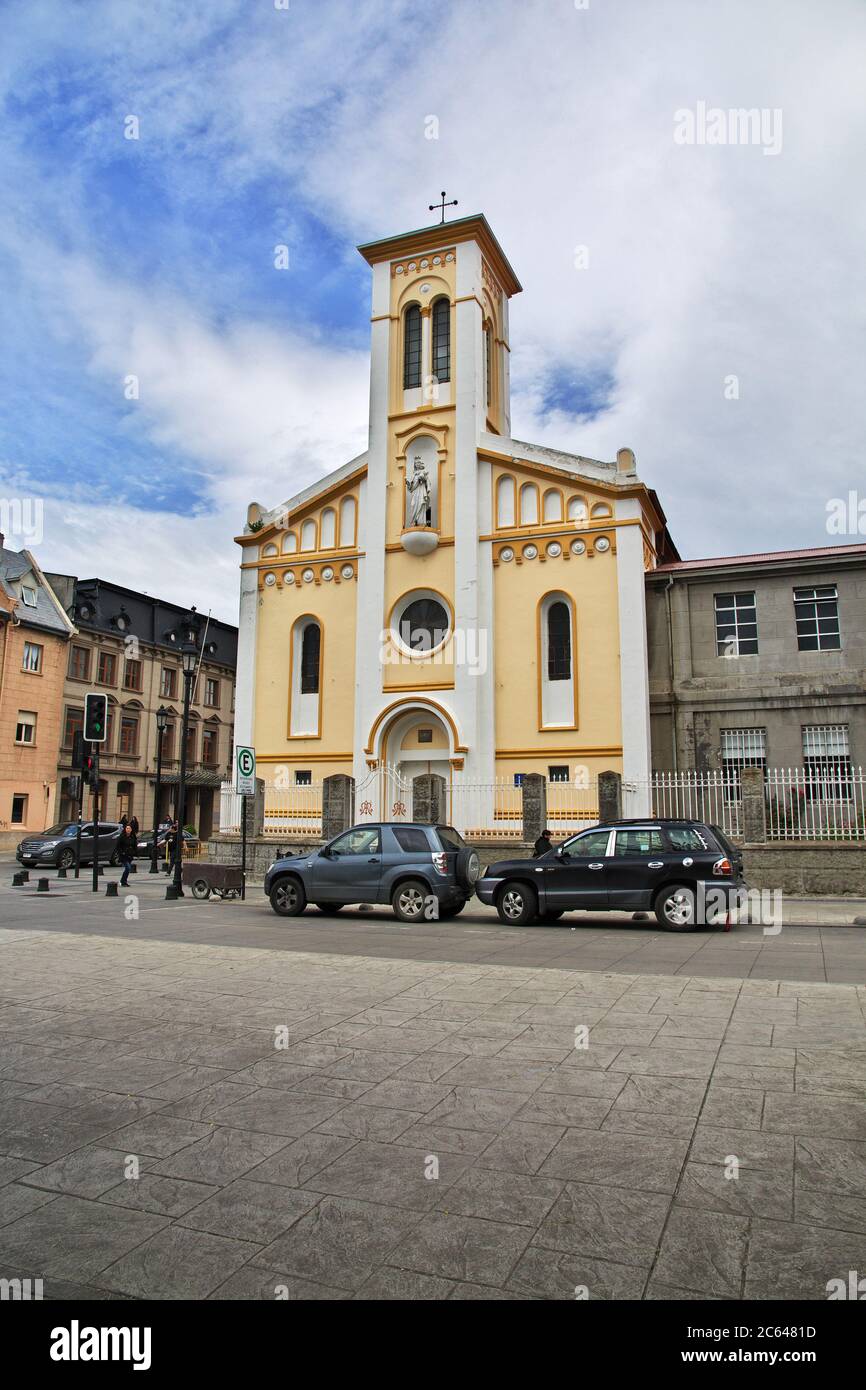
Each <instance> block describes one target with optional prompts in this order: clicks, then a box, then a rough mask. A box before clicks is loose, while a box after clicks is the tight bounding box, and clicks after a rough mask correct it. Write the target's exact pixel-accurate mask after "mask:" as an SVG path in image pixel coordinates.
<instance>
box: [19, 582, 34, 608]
mask: <svg viewBox="0 0 866 1390" xmlns="http://www.w3.org/2000/svg"><path fill="white" fill-rule="evenodd" d="M21 602H22V603H26V604H27V607H28V608H35V607H36V590H35V589H34V588H33V585H32V584H22V585H21Z"/></svg>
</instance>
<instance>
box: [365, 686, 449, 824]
mask: <svg viewBox="0 0 866 1390" xmlns="http://www.w3.org/2000/svg"><path fill="white" fill-rule="evenodd" d="M457 742H458V735H457V731H456V728H455V726H454V724H453V722H452V720H451V718H450V717H449V715H448V713H447V711H444V710H441V711H440V710H438V709H437V708H435V707H434V706H433V705H432V702H430V703H427V702H426V701H419V700H417V699H416V700H410V701H407V702H406V703H405V704H400V705H399V706H396V707H393V708H391V709H390V710H388V711H387V712H384V713H383V714H382V715H380V716H379V719H378V720H377V722H376V724H375V725H374V727H373V729H372V730H371V733H370V742H369V744H368V747H367V749H366V755H367V759H368V766H370V768H371V770H370V772H369V775H368V776H367V778H366V779H364V780H363V782H361V783H360V784H359V785H357V787H356V815H357V816H358V819H359V820H361V821H363V820H365V819H368V820H373V819H380V820H410V819H411V817H412V783H413V780H414V778H416V777H420V776H422V775H423V774H425V773H435V774H436V775H437V776H439V777H441V778H442V779H443V780H444V782H445V785H446V788H447V787H448V786H449V785H450V779H451V760H452V758H453V757H454V754H455V751H456V748H455V745H456V744H457ZM461 751H462V750H461Z"/></svg>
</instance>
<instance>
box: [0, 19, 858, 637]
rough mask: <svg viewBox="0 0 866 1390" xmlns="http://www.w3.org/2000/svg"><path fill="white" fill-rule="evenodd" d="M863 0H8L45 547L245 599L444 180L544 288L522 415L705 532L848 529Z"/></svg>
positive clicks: (107, 567)
mask: <svg viewBox="0 0 866 1390" xmlns="http://www.w3.org/2000/svg"><path fill="white" fill-rule="evenodd" d="M832 12H833V22H832V23H829V22H827V16H828V12H827V11H825V10H819V9H818V8H816V7H814V6H813V5H812V4H808V3H805V0H784V2H783V0H768V3H767V4H765V5H762V6H761V7H760V8H759V9H756V7H755V6H754V5H753V4H749V3H746V0H730V3H729V4H727V5H726V6H724V7H715V6H695V5H694V4H690V3H687V0H666V2H665V3H664V4H662V5H661V6H646V5H645V4H641V3H640V0H604V3H602V0H591V3H590V6H589V8H588V9H586V10H577V9H576V7H575V6H574V4H573V2H572V0H498V2H497V3H492V4H491V5H489V6H483V7H482V6H476V5H468V4H466V3H465V0H443V3H441V4H440V5H438V6H437V7H436V10H435V14H434V13H433V12H431V11H430V10H429V9H426V10H425V9H424V8H423V7H422V8H419V7H418V6H417V5H415V4H414V3H408V0H365V4H364V5H357V4H355V3H352V2H351V0H325V3H322V0H291V3H290V6H289V9H288V10H277V9H276V7H275V6H274V4H273V0H243V3H241V0H210V3H208V4H207V5H204V6H190V5H189V4H187V3H182V0H154V2H153V3H151V4H149V5H147V6H144V7H143V6H141V5H139V4H137V3H132V0H86V3H76V0H65V2H64V0H6V3H5V4H4V5H3V6H2V8H0V52H2V56H0V100H2V102H3V119H2V126H0V129H2V136H0V173H2V176H3V182H4V187H6V188H7V189H8V190H9V195H8V196H7V197H6V198H4V200H3V203H2V206H0V302H2V305H3V308H2V315H3V320H4V328H5V331H4V333H3V335H2V349H0V497H4V496H5V497H12V496H29V495H37V496H40V497H43V498H44V499H45V509H46V529H45V537H44V541H43V543H42V545H41V546H40V547H39V548H38V552H39V554H40V557H41V558H42V560H43V562H44V563H45V564H46V566H48V567H50V568H57V569H63V570H67V571H70V572H78V573H81V574H84V573H88V574H90V573H94V572H100V573H102V574H104V575H105V577H106V578H110V579H114V580H118V581H119V582H123V583H128V584H131V585H140V586H142V587H145V588H150V589H151V591H159V592H160V593H163V594H164V596H165V597H169V598H174V599H179V600H183V599H185V598H187V597H189V599H190V600H191V601H196V602H198V603H199V604H200V605H204V606H206V607H207V606H213V607H214V609H215V611H217V612H219V614H220V616H222V617H224V618H227V619H229V620H231V618H232V617H233V616H234V613H235V606H236V597H235V596H236V588H237V568H236V567H237V552H236V550H235V547H234V546H233V545H232V541H231V537H232V535H233V534H235V533H236V532H237V531H238V530H239V529H240V527H241V525H242V522H243V517H244V514H245V510H246V504H247V503H248V502H249V501H250V500H253V499H255V500H258V501H261V502H263V503H265V504H267V505H273V504H275V503H277V502H279V501H281V500H282V499H283V498H284V497H286V496H288V495H290V494H291V493H292V492H294V491H296V490H297V489H298V488H299V487H301V486H304V485H305V484H306V483H307V482H309V481H311V480H312V479H313V478H314V477H316V476H319V475H320V474H321V473H323V472H326V471H328V470H329V469H331V468H333V467H336V466H338V465H339V464H340V463H342V462H344V461H345V460H346V459H348V458H350V457H352V456H353V455H354V454H356V453H358V452H359V451H360V450H361V449H363V448H364V445H365V442H366V409H367V379H368V378H367V372H368V359H367V345H368V331H369V323H368V315H369V307H368V301H369V271H368V268H367V267H366V265H365V264H364V262H363V261H362V260H361V258H360V257H359V256H358V255H357V253H356V251H355V246H356V245H357V243H358V242H360V241H363V240H366V239H370V238H373V237H377V236H382V235H385V234H388V233H391V232H394V231H398V230H402V229H405V228H409V227H414V226H419V225H423V224H424V223H425V222H427V221H428V220H430V217H429V214H428V213H427V204H428V203H429V202H431V201H433V200H434V199H435V198H436V197H437V196H438V190H439V189H440V188H442V187H445V188H447V189H448V193H449V197H450V196H457V197H459V199H460V207H459V212H460V213H468V212H474V211H483V212H485V213H486V215H487V216H488V218H489V220H490V221H491V223H492V225H493V227H494V229H495V231H496V232H497V235H498V236H499V238H500V240H501V241H502V243H503V245H504V247H505V249H506V252H507V253H508V254H509V256H510V258H511V260H512V263H513V264H514V266H515V268H516V270H517V273H518V275H519V277H520V278H521V280H522V281H523V284H524V294H523V295H521V296H519V298H518V299H516V300H515V301H514V304H513V306H512V321H511V338H512V349H513V356H512V388H513V412H512V414H513V431H514V434H515V436H516V437H517V438H520V439H525V440H537V441H539V442H541V443H544V444H547V445H552V446H557V447H562V448H565V449H569V450H572V451H574V452H576V453H582V454H585V455H588V456H594V457H599V458H613V457H614V455H615V453H616V450H617V449H618V448H619V447H621V446H622V445H629V446H630V447H632V448H633V449H634V450H635V452H636V455H637V458H638V466H639V469H640V471H641V474H642V476H644V477H645V479H646V481H647V482H648V483H650V485H652V486H654V487H656V488H657V489H658V491H659V493H660V495H661V498H662V501H663V503H664V505H665V507H666V509H667V511H668V515H669V519H670V523H671V528H672V530H673V532H674V535H675V537H676V539H677V541H678V543H679V546H680V549H681V551H682V553H683V554H685V555H699V554H720V553H731V551H737V550H752V549H764V548H782V547H787V546H789V545H796V544H799V545H820V544H827V543H829V542H830V540H832V539H840V538H838V537H828V536H827V534H826V527H825V518H826V503H827V501H828V499H830V498H831V497H833V496H844V495H845V494H846V493H847V490H848V488H849V487H858V486H859V487H860V488H861V491H862V489H863V486H864V483H863V468H862V464H861V462H860V460H861V458H862V439H863V431H864V424H866V419H864V405H863V392H862V389H861V386H860V383H861V381H862V369H863V325H862V309H861V306H862V290H863V269H862V261H863V257H862V244H863V239H864V232H866V227H864V222H866V218H864V208H863V195H862V191H861V188H860V185H859V184H858V182H857V181H856V180H855V179H853V178H852V175H851V171H852V170H853V169H855V168H857V167H862V158H863V145H864V117H863V112H862V109H861V106H860V104H859V102H858V100H857V96H856V94H857V92H858V91H859V75H858V74H859V70H860V67H861V66H862V56H863V53H864V44H866V22H864V9H863V6H862V5H859V4H857V3H854V0H835V3H834V5H833V6H832ZM699 101H705V102H707V103H709V104H711V105H714V104H715V105H718V106H720V107H722V108H730V107H739V106H748V107H759V108H767V109H769V110H776V109H778V110H780V111H781V112H782V113H783V120H784V140H783V143H782V148H781V151H780V152H779V153H778V154H776V155H769V156H768V155H765V154H764V152H763V150H762V149H760V148H754V147H740V148H709V147H706V146H704V147H691V148H682V147H680V146H678V145H677V144H676V143H675V141H674V140H673V137H672V131H673V125H674V113H675V112H676V110H677V109H679V108H684V107H685V108H694V107H695V105H696V103H697V102H699ZM130 116H135V117H136V118H137V120H138V122H139V132H138V133H139V138H138V139H136V140H130V139H125V138H124V128H125V122H127V120H128V118H129V117H130ZM431 116H435V118H436V121H437V123H438V129H437V132H436V134H437V138H435V139H430V138H428V135H429V130H430V120H429V118H430V117H431ZM830 209H834V210H835V211H834V213H833V215H832V216H831V215H830V212H829V210H830ZM279 244H285V245H286V246H288V248H289V255H290V266H289V269H288V270H286V271H278V270H276V269H275V268H274V263H273V262H274V248H275V246H276V245H279ZM579 247H585V248H587V256H586V257H585V260H587V263H586V264H584V265H583V266H582V268H578V265H577V262H578V259H579V258H578V256H577V248H579ZM130 375H134V376H136V377H137V378H138V383H139V394H138V398H137V399H133V400H130V399H127V397H126V396H125V394H124V382H125V381H126V379H127V378H128V377H129V376H130ZM731 376H735V377H736V378H737V382H738V394H737V396H736V398H735V399H731V397H730V394H727V395H726V394H725V389H724V383H725V382H726V381H727V380H728V379H729V378H730V377H731ZM745 493H748V494H749V496H750V504H749V505H748V506H746V507H744V505H743V499H744V495H745ZM841 539H845V538H841ZM849 539H862V538H858V537H852V538H849ZM9 542H10V543H11V544H12V545H15V544H16V539H15V537H9ZM202 554H206V555H207V557H208V560H209V563H208V564H207V565H205V566H203V565H202V563H201V557H202Z"/></svg>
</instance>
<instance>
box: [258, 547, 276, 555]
mask: <svg viewBox="0 0 866 1390" xmlns="http://www.w3.org/2000/svg"><path fill="white" fill-rule="evenodd" d="M277 553H278V552H277V547H276V546H275V545H263V546H262V555H263V556H265V555H276V554H277Z"/></svg>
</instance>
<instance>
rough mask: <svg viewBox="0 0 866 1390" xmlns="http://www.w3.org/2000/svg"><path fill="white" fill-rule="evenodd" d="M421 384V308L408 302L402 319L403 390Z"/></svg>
mask: <svg viewBox="0 0 866 1390" xmlns="http://www.w3.org/2000/svg"><path fill="white" fill-rule="evenodd" d="M420 385H421V309H420V307H419V306H418V305H417V304H410V305H409V307H408V309H407V310H406V313H405V316H404V319H403V390H404V391H408V390H410V389H411V387H413V386H420Z"/></svg>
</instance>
